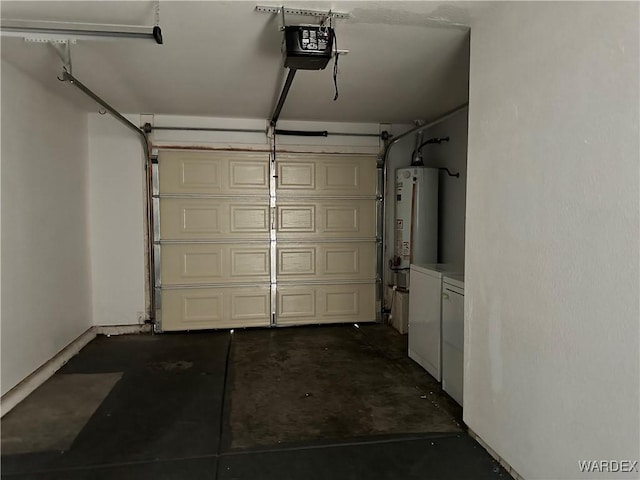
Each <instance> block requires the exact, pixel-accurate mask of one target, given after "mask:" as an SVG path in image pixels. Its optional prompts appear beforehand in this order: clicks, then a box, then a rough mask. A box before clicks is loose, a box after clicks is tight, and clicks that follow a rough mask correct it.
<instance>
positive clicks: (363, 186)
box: [277, 155, 377, 197]
mask: <svg viewBox="0 0 640 480" xmlns="http://www.w3.org/2000/svg"><path fill="white" fill-rule="evenodd" d="M277 173H278V177H277V193H278V195H280V196H287V197H288V196H296V195H302V194H304V195H310V196H336V195H337V196H354V195H355V196H374V195H375V194H376V178H377V177H376V175H377V174H376V160H375V158H374V157H362V156H349V155H279V156H278V161H277Z"/></svg>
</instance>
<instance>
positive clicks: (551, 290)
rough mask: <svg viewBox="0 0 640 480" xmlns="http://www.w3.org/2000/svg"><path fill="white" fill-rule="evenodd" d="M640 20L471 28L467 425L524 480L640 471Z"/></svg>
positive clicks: (516, 13)
mask: <svg viewBox="0 0 640 480" xmlns="http://www.w3.org/2000/svg"><path fill="white" fill-rule="evenodd" d="M638 9H639V5H638V3H635V2H633V3H632V2H629V3H618V2H613V3H611V2H602V3H595V2H593V3H592V2H567V3H555V2H527V3H520V2H515V3H502V4H499V5H497V6H496V7H495V9H493V11H491V12H490V14H489V15H486V16H484V17H481V18H479V19H478V20H477V21H476V22H475V23H474V24H473V25H472V29H471V74H470V100H469V101H470V110H469V158H468V189H467V223H466V303H465V382H464V388H465V393H464V395H465V402H464V421H465V422H466V423H467V424H468V425H469V427H470V428H471V429H473V430H474V431H475V432H477V433H478V434H479V435H480V437H482V438H483V439H484V440H485V441H486V442H487V443H488V444H489V445H490V446H491V447H492V448H493V449H494V450H495V451H496V452H497V453H498V454H499V455H500V456H502V457H503V458H504V459H505V460H506V461H507V462H508V463H510V464H511V465H512V467H513V468H514V469H515V470H516V471H517V472H519V473H520V474H521V475H523V476H524V478H526V479H536V478H537V479H568V478H571V479H575V478H596V477H598V478H603V477H604V478H613V477H615V478H629V477H628V476H625V475H624V474H619V473H618V474H591V475H587V474H584V475H581V474H580V471H579V469H578V460H580V459H593V460H601V459H602V460H623V459H630V460H639V456H640V454H639V451H640V440H639V437H640V432H639V429H640V416H639V404H640V403H639V402H640V397H639V374H640V371H639V353H638V343H639V334H640V332H639V321H638V320H639V318H640V313H639V304H638V294H639V273H638V271H639V248H638V246H639V188H638V184H639V177H638V172H639V171H638V168H639V164H640V163H639V141H638V136H639V131H638V130H639V127H638V122H639V119H638V105H639V103H638V102H639V96H638V85H639V76H638V59H639V52H638V33H639V32H638V18H639V12H638ZM631 477H634V478H637V477H638V473H634V474H632V475H631Z"/></svg>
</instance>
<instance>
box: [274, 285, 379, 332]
mask: <svg viewBox="0 0 640 480" xmlns="http://www.w3.org/2000/svg"><path fill="white" fill-rule="evenodd" d="M277 302H278V305H277V313H276V315H277V317H278V324H279V325H299V324H303V323H343V322H370V321H373V320H375V318H376V314H375V304H376V285H375V283H372V284H337V285H290V286H285V285H278V294H277Z"/></svg>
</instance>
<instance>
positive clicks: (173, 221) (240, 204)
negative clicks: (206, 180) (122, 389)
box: [160, 198, 270, 240]
mask: <svg viewBox="0 0 640 480" xmlns="http://www.w3.org/2000/svg"><path fill="white" fill-rule="evenodd" d="M269 211H270V210H269V204H268V201H267V202H265V203H258V202H254V201H241V200H226V199H209V198H199V199H196V198H161V199H160V238H161V239H162V240H193V239H199V240H202V239H211V240H217V239H221V238H224V239H228V238H229V237H238V238H248V239H253V238H262V239H267V238H269V227H270V213H269Z"/></svg>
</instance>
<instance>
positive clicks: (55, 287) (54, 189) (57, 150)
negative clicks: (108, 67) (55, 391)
mask: <svg viewBox="0 0 640 480" xmlns="http://www.w3.org/2000/svg"><path fill="white" fill-rule="evenodd" d="M1 195H2V198H1V203H2V316H1V319H2V323H1V327H2V340H1V344H2V394H4V393H6V392H7V391H8V390H10V389H11V388H12V387H14V386H15V385H16V384H17V383H19V382H20V381H21V380H22V379H23V378H25V377H26V376H27V375H29V374H30V373H31V372H33V371H34V370H36V369H37V368H38V367H40V366H41V365H42V364H43V363H45V362H46V361H47V360H49V359H50V358H51V357H53V356H54V355H55V354H56V353H58V352H59V351H60V350H61V349H62V348H64V347H65V346H66V345H67V344H68V343H70V342H71V341H72V340H74V339H75V338H76V337H78V336H79V335H81V334H82V333H83V332H84V331H85V330H86V329H87V328H89V327H90V326H91V287H90V264H89V244H88V225H87V115H86V114H85V113H82V112H80V111H79V110H76V109H75V108H74V107H72V106H70V105H69V103H68V102H66V101H65V100H62V99H61V98H59V97H57V96H56V95H54V94H52V93H51V92H49V91H48V90H46V89H45V88H44V87H43V86H42V85H40V84H39V83H37V82H35V81H34V80H32V79H31V78H30V77H27V76H26V75H24V74H23V73H22V72H20V71H18V70H17V69H16V68H15V67H13V66H12V65H10V64H8V63H6V62H4V61H3V62H2V189H1Z"/></svg>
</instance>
